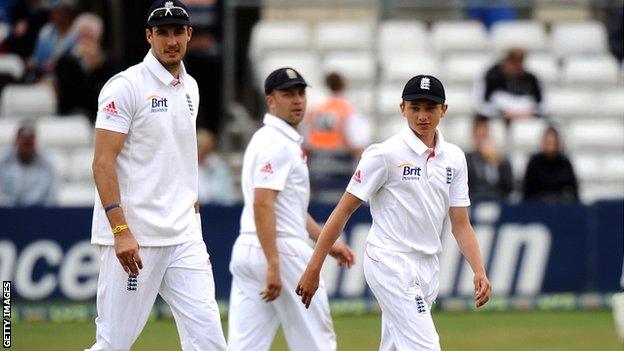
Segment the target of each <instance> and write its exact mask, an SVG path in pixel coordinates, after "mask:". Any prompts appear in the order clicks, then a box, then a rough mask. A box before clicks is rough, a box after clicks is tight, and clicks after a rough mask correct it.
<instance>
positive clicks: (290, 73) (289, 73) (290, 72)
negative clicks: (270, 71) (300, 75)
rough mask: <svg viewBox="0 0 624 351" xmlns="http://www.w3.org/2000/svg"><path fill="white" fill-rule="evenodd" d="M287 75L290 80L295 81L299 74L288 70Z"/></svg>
mask: <svg viewBox="0 0 624 351" xmlns="http://www.w3.org/2000/svg"><path fill="white" fill-rule="evenodd" d="M286 75H287V76H288V78H290V79H295V78H297V73H296V72H295V71H293V70H292V69H290V68H289V69H287V70H286Z"/></svg>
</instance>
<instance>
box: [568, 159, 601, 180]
mask: <svg viewBox="0 0 624 351" xmlns="http://www.w3.org/2000/svg"><path fill="white" fill-rule="evenodd" d="M570 158H571V160H570V161H571V162H572V166H573V167H574V173H575V174H576V177H577V178H578V180H579V182H580V183H584V182H596V181H600V180H604V179H603V178H602V173H603V172H600V171H599V170H600V169H602V167H603V166H604V163H603V162H602V160H601V159H600V158H599V157H596V154H595V153H587V152H585V153H578V152H574V153H570Z"/></svg>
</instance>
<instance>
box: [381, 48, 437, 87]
mask: <svg viewBox="0 0 624 351" xmlns="http://www.w3.org/2000/svg"><path fill="white" fill-rule="evenodd" d="M438 62H439V61H438V59H437V57H435V56H432V55H428V54H424V53H417V52H405V53H401V54H398V55H396V56H388V57H386V58H385V59H383V62H382V64H381V67H382V73H381V74H382V78H381V80H382V81H383V82H399V83H403V84H405V83H406V82H407V80H408V79H410V78H412V77H413V76H415V75H418V74H430V75H433V76H438V75H439V73H440V68H439V64H438Z"/></svg>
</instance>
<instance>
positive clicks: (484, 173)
mask: <svg viewBox="0 0 624 351" xmlns="http://www.w3.org/2000/svg"><path fill="white" fill-rule="evenodd" d="M472 138H473V143H474V150H473V151H472V152H469V153H468V154H466V163H467V165H468V188H469V191H470V198H471V199H475V200H505V199H506V198H507V196H508V195H509V194H510V193H511V191H512V190H513V174H512V172H511V164H510V163H509V161H508V160H507V159H506V158H505V157H504V156H503V155H501V154H500V153H499V152H498V150H497V149H496V144H495V143H494V141H493V140H492V138H491V137H490V121H489V119H488V118H487V117H485V116H477V117H476V118H475V120H474V123H473V126H472Z"/></svg>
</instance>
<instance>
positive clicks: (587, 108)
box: [544, 88, 597, 120]
mask: <svg viewBox="0 0 624 351" xmlns="http://www.w3.org/2000/svg"><path fill="white" fill-rule="evenodd" d="M596 98H597V94H596V92H594V91H592V90H587V89H570V88H563V89H562V88H559V89H550V90H547V91H545V95H544V109H545V112H546V113H547V114H550V115H552V116H553V117H554V118H556V119H558V120H566V119H570V118H575V117H586V116H588V115H592V114H594V113H595V109H596V103H595V102H596Z"/></svg>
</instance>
